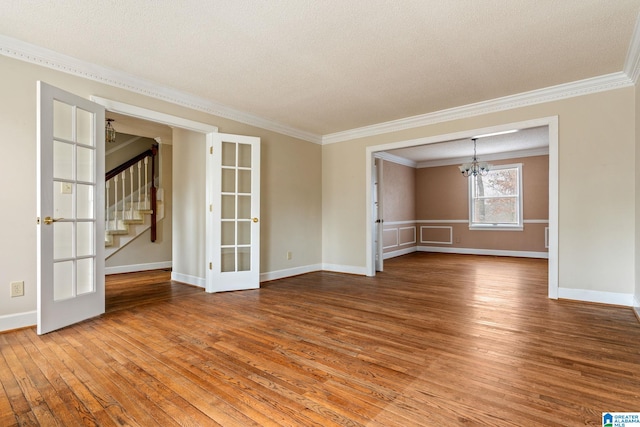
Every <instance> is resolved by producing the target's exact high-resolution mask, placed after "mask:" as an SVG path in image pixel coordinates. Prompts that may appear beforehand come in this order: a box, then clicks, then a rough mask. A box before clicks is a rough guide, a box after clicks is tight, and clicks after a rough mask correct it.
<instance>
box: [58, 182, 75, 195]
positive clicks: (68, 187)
mask: <svg viewBox="0 0 640 427" xmlns="http://www.w3.org/2000/svg"><path fill="white" fill-rule="evenodd" d="M60 192H61V193H62V194H71V193H72V192H73V184H71V183H70V182H61V183H60Z"/></svg>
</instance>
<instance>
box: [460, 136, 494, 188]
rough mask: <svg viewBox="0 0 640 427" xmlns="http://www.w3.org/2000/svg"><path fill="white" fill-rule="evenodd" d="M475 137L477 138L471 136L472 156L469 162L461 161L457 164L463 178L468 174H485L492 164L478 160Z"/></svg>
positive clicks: (468, 175)
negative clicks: (461, 162)
mask: <svg viewBox="0 0 640 427" xmlns="http://www.w3.org/2000/svg"><path fill="white" fill-rule="evenodd" d="M476 139H477V138H472V141H473V158H472V159H471V162H469V163H463V164H461V165H460V166H458V168H459V169H460V172H461V173H462V176H464V177H465V178H467V177H470V176H476V175H481V176H485V175H486V174H488V173H489V170H490V169H491V168H492V165H490V164H489V163H487V162H479V161H478V157H477V156H476Z"/></svg>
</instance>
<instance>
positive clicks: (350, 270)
mask: <svg viewBox="0 0 640 427" xmlns="http://www.w3.org/2000/svg"><path fill="white" fill-rule="evenodd" d="M322 270H324V271H333V272H335V273H346V274H357V275H359V276H366V275H367V268H366V267H356V266H354V265H338V264H325V263H323V264H322Z"/></svg>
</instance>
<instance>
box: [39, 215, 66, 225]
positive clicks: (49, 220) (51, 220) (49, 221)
mask: <svg viewBox="0 0 640 427" xmlns="http://www.w3.org/2000/svg"><path fill="white" fill-rule="evenodd" d="M61 219H64V218H51V217H50V216H48V217H45V219H44V220H42V222H44V223H45V224H46V225H51V224H53V223H54V222H57V221H60V220H61Z"/></svg>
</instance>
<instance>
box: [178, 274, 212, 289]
mask: <svg viewBox="0 0 640 427" xmlns="http://www.w3.org/2000/svg"><path fill="white" fill-rule="evenodd" d="M171 280H175V281H176V282H181V283H186V284H187V285H193V286H197V287H199V288H203V289H204V288H206V287H207V281H206V279H205V278H203V277H196V276H189V275H188V274H182V273H176V272H175V271H172V272H171Z"/></svg>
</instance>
